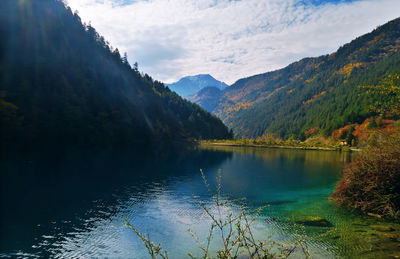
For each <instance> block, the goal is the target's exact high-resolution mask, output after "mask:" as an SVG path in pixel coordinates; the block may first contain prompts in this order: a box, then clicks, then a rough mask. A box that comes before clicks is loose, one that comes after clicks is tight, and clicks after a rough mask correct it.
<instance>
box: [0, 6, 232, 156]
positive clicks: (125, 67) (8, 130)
mask: <svg viewBox="0 0 400 259" xmlns="http://www.w3.org/2000/svg"><path fill="white" fill-rule="evenodd" d="M0 117H1V125H0V136H1V140H0V142H1V145H2V148H3V149H11V148H12V149H19V148H24V147H25V148H27V147H42V146H48V145H51V146H52V145H57V146H64V145H73V146H78V147H79V146H89V147H90V146H106V147H119V146H126V147H132V146H144V145H146V146H150V147H151V146H156V145H160V144H163V145H169V144H171V143H182V142H185V141H187V140H190V139H193V138H196V139H204V138H229V137H230V135H229V132H228V129H227V127H226V126H225V125H224V124H223V123H222V122H221V121H220V120H219V119H218V118H217V117H215V116H213V115H211V114H210V113H208V112H206V111H204V110H203V109H202V108H200V106H198V105H197V104H193V103H191V102H189V101H186V100H184V99H182V98H180V97H179V96H178V95H177V94H175V93H174V92H172V91H170V90H169V88H168V87H165V86H164V85H163V84H162V83H161V82H158V81H156V80H153V79H152V78H151V77H150V76H149V75H147V74H142V73H140V72H139V70H138V66H137V63H135V65H133V66H131V65H130V64H129V62H128V59H127V56H126V55H121V54H120V52H119V51H118V49H114V48H113V47H112V46H110V44H109V43H108V42H107V41H106V40H105V39H104V38H103V37H102V36H100V35H99V34H98V33H97V32H96V30H95V29H94V28H93V27H92V26H91V25H90V24H89V25H86V24H83V23H82V22H81V19H80V18H79V16H78V14H76V13H73V12H72V11H71V9H70V8H69V7H68V6H66V5H65V3H63V2H62V1H57V0H21V1H15V0H2V1H0Z"/></svg>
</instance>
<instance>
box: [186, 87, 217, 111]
mask: <svg viewBox="0 0 400 259" xmlns="http://www.w3.org/2000/svg"><path fill="white" fill-rule="evenodd" d="M221 94H222V91H221V90H220V89H219V88H218V87H215V86H209V87H204V88H203V89H201V90H200V91H198V92H197V93H195V94H194V95H191V96H189V97H187V99H188V100H189V101H191V102H194V103H197V104H199V105H200V106H201V107H202V108H203V109H205V110H206V111H209V112H212V111H213V110H214V109H215V107H216V106H217V104H218V99H219V98H220V97H221Z"/></svg>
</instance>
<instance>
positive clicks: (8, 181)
mask: <svg viewBox="0 0 400 259" xmlns="http://www.w3.org/2000/svg"><path fill="white" fill-rule="evenodd" d="M231 156H232V154H231V153H227V152H213V151H207V150H191V151H188V150H185V151H184V152H176V151H174V152H172V151H171V152H169V153H168V154H163V155H162V156H155V155H154V154H151V153H148V152H146V151H143V152H141V151H134V152H127V151H126V150H124V151H115V150H112V151H110V150H91V151H71V150H69V151H57V152H54V151H40V152H39V151H38V152H36V153H26V154H22V153H14V154H13V153H7V154H3V155H2V156H0V211H1V214H0V229H1V231H0V255H1V254H2V253H3V254H4V253H5V254H7V253H11V252H16V251H23V252H29V251H31V250H32V247H33V248H34V244H35V243H37V242H38V241H40V239H41V238H42V237H43V236H46V235H49V233H53V232H65V233H67V232H70V231H71V229H74V228H77V227H79V226H74V221H75V218H76V217H82V218H85V217H86V218H90V217H93V215H90V213H91V212H93V213H95V212H98V210H99V208H101V209H102V210H107V211H104V214H105V215H109V216H112V215H113V213H114V211H113V210H114V205H115V204H117V203H121V200H123V199H125V198H126V199H128V198H129V195H128V194H126V197H123V193H124V188H125V189H126V188H130V187H131V186H135V192H137V193H145V192H146V191H147V188H148V187H149V183H150V184H151V183H158V184H159V183H164V184H167V182H168V181H169V179H171V178H172V177H175V178H176V177H183V178H184V177H185V176H190V175H193V174H198V172H199V168H201V167H204V166H205V165H206V166H207V167H212V166H214V165H218V164H220V163H221V161H224V160H226V159H229V158H230V157H231ZM131 194H132V193H130V195H131ZM60 221H62V222H64V223H68V222H70V223H71V224H61V225H60V224H58V223H57V224H56V222H60ZM40 255H43V253H40Z"/></svg>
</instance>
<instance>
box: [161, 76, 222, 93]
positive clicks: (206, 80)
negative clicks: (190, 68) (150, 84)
mask: <svg viewBox="0 0 400 259" xmlns="http://www.w3.org/2000/svg"><path fill="white" fill-rule="evenodd" d="M167 86H168V87H169V88H170V89H171V90H172V91H175V92H176V93H178V94H179V95H180V96H182V97H188V96H190V95H193V94H195V93H197V92H198V91H200V90H201V89H203V88H205V87H210V86H213V87H216V88H218V89H220V90H223V89H225V87H227V86H228V85H227V84H225V83H224V82H221V81H218V80H216V79H215V78H214V77H212V76H210V75H207V74H206V75H197V76H187V77H184V78H181V79H180V80H179V81H178V82H175V83H172V84H167Z"/></svg>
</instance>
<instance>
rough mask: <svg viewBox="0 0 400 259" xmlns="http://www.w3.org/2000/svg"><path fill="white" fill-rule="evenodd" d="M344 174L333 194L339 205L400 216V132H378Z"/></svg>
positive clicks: (388, 215)
mask: <svg viewBox="0 0 400 259" xmlns="http://www.w3.org/2000/svg"><path fill="white" fill-rule="evenodd" d="M374 144H375V145H374V146H371V147H369V148H368V149H366V150H364V151H363V152H362V153H361V154H359V155H358V156H357V158H356V160H355V161H354V162H352V163H351V164H349V165H348V166H347V167H346V168H345V169H344V172H343V174H342V177H341V180H340V181H339V183H338V185H337V187H336V190H335V192H334V193H333V194H332V196H331V198H332V200H333V201H335V202H336V203H338V204H340V205H344V206H347V207H350V208H354V209H359V210H361V211H362V212H365V213H368V212H370V213H375V214H379V215H384V216H387V217H391V218H400V134H398V135H396V136H394V137H393V136H388V135H387V134H383V133H381V134H378V136H377V140H376V141H375V143H374Z"/></svg>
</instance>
